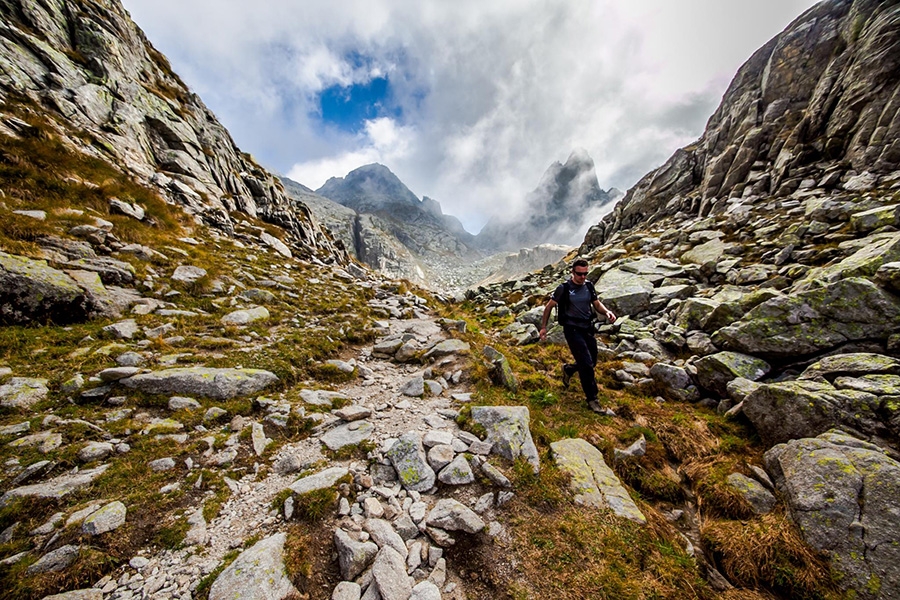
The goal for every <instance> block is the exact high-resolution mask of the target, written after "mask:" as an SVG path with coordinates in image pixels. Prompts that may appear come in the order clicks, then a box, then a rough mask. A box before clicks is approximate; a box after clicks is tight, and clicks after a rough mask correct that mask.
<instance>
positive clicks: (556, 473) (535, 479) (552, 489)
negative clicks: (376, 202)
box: [510, 457, 571, 510]
mask: <svg viewBox="0 0 900 600" xmlns="http://www.w3.org/2000/svg"><path fill="white" fill-rule="evenodd" d="M543 458H549V457H543ZM543 458H542V460H541V465H542V466H541V471H540V473H535V472H534V469H533V468H532V467H531V465H530V464H528V462H526V461H525V460H524V459H521V458H520V459H518V460H516V461H515V462H514V463H513V470H512V476H511V477H510V479H511V480H512V482H513V487H514V488H515V490H516V492H517V493H518V494H519V495H520V496H521V497H522V498H527V502H528V504H529V505H530V506H533V507H535V508H537V509H539V510H544V509H553V508H557V507H559V506H563V505H564V504H566V503H568V502H569V501H570V497H571V494H570V493H569V491H568V490H569V481H570V477H569V475H568V474H566V473H564V472H563V471H560V470H559V469H557V468H556V466H555V465H554V464H553V463H552V462H551V461H548V460H543Z"/></svg>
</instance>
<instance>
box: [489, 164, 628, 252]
mask: <svg viewBox="0 0 900 600" xmlns="http://www.w3.org/2000/svg"><path fill="white" fill-rule="evenodd" d="M615 197H616V196H613V195H611V194H610V193H608V192H605V191H603V189H602V188H601V187H600V183H599V181H598V179H597V173H596V171H595V170H594V160H593V159H592V158H591V156H590V154H588V152H587V150H585V149H584V148H576V149H574V150H573V151H572V152H571V153H570V155H569V157H568V159H567V160H566V162H565V164H563V163H561V162H559V161H557V162H554V163H553V164H551V165H550V166H549V167H548V168H547V170H546V171H544V174H543V175H542V177H541V179H540V182H539V183H538V185H537V187H536V188H535V189H534V190H533V191H531V192H530V193H529V194H528V195H527V196H526V197H525V206H524V208H523V209H522V211H521V214H513V215H508V216H507V217H506V218H499V217H495V218H493V219H492V220H491V221H490V222H488V224H487V225H485V227H484V229H482V231H481V233H479V234H478V241H479V244H480V245H481V247H483V248H489V249H497V250H517V249H519V248H524V247H531V246H536V245H538V244H568V245H575V244H578V243H579V242H580V241H581V239H582V237H583V235H584V232H585V231H587V229H588V227H589V226H590V225H591V224H593V223H595V222H596V219H598V218H600V216H601V214H602V211H603V210H604V209H605V207H606V206H608V205H609V204H610V202H612V201H613V200H614V199H615Z"/></svg>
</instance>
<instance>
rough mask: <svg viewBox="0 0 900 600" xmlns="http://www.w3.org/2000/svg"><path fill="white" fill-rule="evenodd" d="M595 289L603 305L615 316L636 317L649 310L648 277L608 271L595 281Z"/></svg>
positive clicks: (649, 279) (621, 270) (650, 292)
mask: <svg viewBox="0 0 900 600" xmlns="http://www.w3.org/2000/svg"><path fill="white" fill-rule="evenodd" d="M632 264H633V263H632ZM596 288H597V294H599V295H600V296H601V297H602V298H603V304H604V305H605V306H606V307H607V308H609V309H610V310H611V311H613V312H614V313H616V314H617V315H636V314H639V313H641V312H644V311H645V310H647V309H648V308H650V296H651V295H652V294H653V283H652V281H651V277H650V276H646V275H642V274H640V273H636V272H633V271H626V270H624V269H610V270H609V271H607V272H606V273H604V274H603V275H602V276H601V277H600V279H599V280H597V284H596Z"/></svg>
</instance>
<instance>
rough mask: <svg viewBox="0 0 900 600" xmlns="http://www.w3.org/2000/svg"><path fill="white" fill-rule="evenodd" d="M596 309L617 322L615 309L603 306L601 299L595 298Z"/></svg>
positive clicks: (611, 321) (609, 319) (610, 320)
mask: <svg viewBox="0 0 900 600" xmlns="http://www.w3.org/2000/svg"><path fill="white" fill-rule="evenodd" d="M594 310H596V311H597V312H598V313H600V314H603V315H606V319H607V320H608V321H609V322H610V323H614V322H615V320H616V315H615V314H613V311H611V310H609V309H608V308H606V307H605V306H603V303H602V302H600V301H599V300H594ZM545 312H546V311H545Z"/></svg>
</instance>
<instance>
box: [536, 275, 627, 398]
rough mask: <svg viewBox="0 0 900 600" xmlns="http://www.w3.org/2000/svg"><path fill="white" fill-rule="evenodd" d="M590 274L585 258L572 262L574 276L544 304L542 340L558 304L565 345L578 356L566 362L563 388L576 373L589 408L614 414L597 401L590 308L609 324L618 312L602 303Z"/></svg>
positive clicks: (595, 359) (595, 358)
mask: <svg viewBox="0 0 900 600" xmlns="http://www.w3.org/2000/svg"><path fill="white" fill-rule="evenodd" d="M587 274H588V263H587V261H586V260H584V259H578V260H576V261H575V262H574V263H573V264H572V277H571V278H570V279H568V280H567V281H565V282H563V283H561V284H560V285H559V287H557V288H556V290H555V291H554V292H553V296H552V297H551V298H550V300H548V301H547V306H545V307H544V314H543V316H542V317H541V331H540V334H541V339H542V340H544V339H546V338H547V320H548V319H549V318H550V311H551V310H553V307H554V306H558V307H559V308H558V309H557V311H556V312H557V317H558V319H559V324H560V325H562V326H563V333H564V334H565V336H566V344H568V345H569V350H570V351H571V352H572V357H573V358H574V359H575V364H574V365H571V364H564V365H563V376H562V383H563V387H569V380H570V379H571V378H572V375H573V374H574V373H576V372H577V373H578V379H579V380H580V381H581V389H582V390H584V395H585V397H586V398H587V404H588V408H590V409H591V410H592V411H594V412H597V413H601V414H609V415H611V414H612V411H610V410H609V409H604V408H603V407H602V406H600V403H599V402H597V380H596V379H595V378H594V366H595V365H596V364H597V338H595V337H594V327H593V321H594V314H593V312H592V311H591V307H593V308H594V309H595V310H596V311H597V312H598V313H602V314H604V315H606V318H607V319H608V320H609V322H610V323H612V322H614V321H615V320H616V315H614V314H613V312H612V311H611V310H609V309H608V308H606V307H605V306H603V303H602V302H600V299H599V298H598V297H597V292H596V290H594V284H593V283H591V282H590V281H588V280H587Z"/></svg>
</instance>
